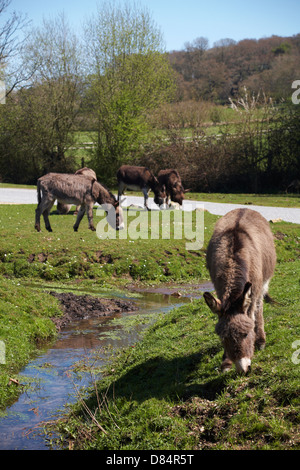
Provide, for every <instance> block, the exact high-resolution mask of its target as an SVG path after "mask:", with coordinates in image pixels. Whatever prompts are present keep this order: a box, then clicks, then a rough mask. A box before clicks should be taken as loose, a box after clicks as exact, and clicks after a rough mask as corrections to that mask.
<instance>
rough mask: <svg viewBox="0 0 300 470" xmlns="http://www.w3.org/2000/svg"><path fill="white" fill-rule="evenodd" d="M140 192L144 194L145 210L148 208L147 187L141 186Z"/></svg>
mask: <svg viewBox="0 0 300 470" xmlns="http://www.w3.org/2000/svg"><path fill="white" fill-rule="evenodd" d="M142 193H143V194H144V205H145V207H146V209H147V211H148V210H149V207H148V197H149V196H148V191H147V188H142Z"/></svg>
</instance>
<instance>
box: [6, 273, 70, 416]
mask: <svg viewBox="0 0 300 470" xmlns="http://www.w3.org/2000/svg"><path fill="white" fill-rule="evenodd" d="M59 314H61V310H60V308H59V305H58V302H57V300H56V299H55V298H54V297H52V296H50V295H49V294H46V293H43V292H38V291H35V290H34V289H28V288H27V287H24V286H22V285H21V284H20V283H19V282H18V281H17V280H15V279H4V278H1V277H0V341H1V344H2V345H3V351H2V352H3V354H2V356H3V357H1V359H2V360H1V364H0V409H2V408H4V406H7V405H8V404H9V403H10V402H12V401H13V400H14V399H16V397H17V396H18V395H19V392H20V387H18V386H16V384H15V383H12V384H11V383H10V378H14V377H16V376H17V374H18V372H19V370H20V369H21V368H22V367H23V366H25V365H26V364H27V363H28V362H29V360H30V359H31V358H32V356H33V355H34V354H36V352H37V350H38V348H39V347H41V345H42V344H43V343H45V342H46V341H50V340H52V339H53V338H55V336H56V329H55V326H54V323H53V322H52V320H51V318H52V317H55V316H56V315H59Z"/></svg>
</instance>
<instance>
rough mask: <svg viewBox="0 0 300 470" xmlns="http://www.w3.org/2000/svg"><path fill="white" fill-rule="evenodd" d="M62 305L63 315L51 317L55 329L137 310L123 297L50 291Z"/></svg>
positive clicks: (132, 303)
mask: <svg viewBox="0 0 300 470" xmlns="http://www.w3.org/2000/svg"><path fill="white" fill-rule="evenodd" d="M50 294H51V295H53V296H54V297H56V298H57V299H58V300H59V301H60V303H61V306H62V311H63V315H62V316H60V317H55V318H53V319H52V320H53V322H54V323H55V326H56V328H57V330H60V329H61V328H63V327H65V326H66V325H68V324H69V323H71V322H73V321H77V320H83V319H88V318H97V317H105V316H108V315H112V314H115V313H120V312H130V311H134V310H137V308H138V307H137V306H136V304H135V303H134V302H132V301H130V300H124V299H107V298H100V297H94V296H90V295H75V294H72V293H71V292H63V293H58V292H50Z"/></svg>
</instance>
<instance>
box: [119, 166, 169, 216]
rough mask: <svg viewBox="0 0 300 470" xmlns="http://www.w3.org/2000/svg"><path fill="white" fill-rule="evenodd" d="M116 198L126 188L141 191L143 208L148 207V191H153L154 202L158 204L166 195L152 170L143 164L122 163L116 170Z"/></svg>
mask: <svg viewBox="0 0 300 470" xmlns="http://www.w3.org/2000/svg"><path fill="white" fill-rule="evenodd" d="M117 179H118V200H119V201H121V196H122V194H123V192H124V191H125V190H126V188H128V189H130V190H132V191H142V193H143V194H144V204H145V208H146V209H148V193H149V191H150V189H151V190H152V191H153V192H154V202H155V204H157V205H158V206H160V205H162V204H163V203H164V198H165V197H166V194H165V188H161V186H160V184H159V182H158V179H157V178H156V176H154V175H153V173H152V171H151V170H149V168H147V167H145V166H132V165H122V166H121V167H120V168H119V169H118V171H117Z"/></svg>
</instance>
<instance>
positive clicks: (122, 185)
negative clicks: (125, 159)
mask: <svg viewBox="0 0 300 470" xmlns="http://www.w3.org/2000/svg"><path fill="white" fill-rule="evenodd" d="M125 189H126V185H125V184H124V183H123V181H120V183H119V186H118V201H119V203H120V204H121V197H122V194H123V193H124V191H125Z"/></svg>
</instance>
